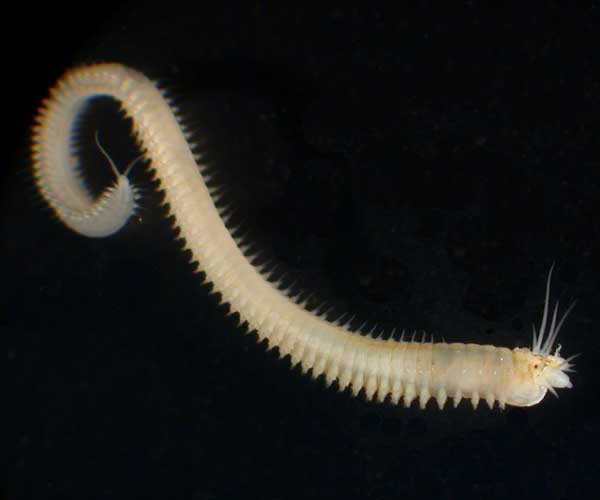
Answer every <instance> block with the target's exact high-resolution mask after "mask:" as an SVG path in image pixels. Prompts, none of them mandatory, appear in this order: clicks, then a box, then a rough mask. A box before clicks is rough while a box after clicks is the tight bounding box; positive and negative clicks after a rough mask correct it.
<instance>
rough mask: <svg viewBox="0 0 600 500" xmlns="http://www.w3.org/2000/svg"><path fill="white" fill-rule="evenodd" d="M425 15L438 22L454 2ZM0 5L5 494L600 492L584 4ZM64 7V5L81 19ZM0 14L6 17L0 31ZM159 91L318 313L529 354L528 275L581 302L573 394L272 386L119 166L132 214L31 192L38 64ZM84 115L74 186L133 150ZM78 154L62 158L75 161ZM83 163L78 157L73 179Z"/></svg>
mask: <svg viewBox="0 0 600 500" xmlns="http://www.w3.org/2000/svg"><path fill="white" fill-rule="evenodd" d="M449 4H450V3H449ZM451 4H452V7H451V8H450V7H448V8H440V7H436V6H434V5H433V3H431V4H430V3H429V2H422V3H421V5H420V6H419V7H418V8H412V7H411V8H407V7H402V6H401V4H400V3H398V2H393V3H391V2H390V4H389V6H385V7H381V6H380V5H379V4H378V5H371V6H369V7H363V8H350V7H343V8H339V7H332V6H330V5H328V4H326V3H321V4H320V5H319V6H318V7H315V8H313V7H310V6H307V5H306V4H298V5H297V6H274V5H275V4H273V5H270V4H265V3H262V2H257V3H252V4H244V5H238V4H234V3H225V4H223V5H213V4H212V3H204V2H197V3H194V4H187V3H185V4H184V3H181V4H180V3H178V2H169V3H167V4H165V3H162V4H160V5H157V6H152V5H149V4H147V3H146V4H138V5H136V4H133V5H127V6H125V7H116V6H113V5H111V4H110V3H103V5H102V7H101V8H100V7H99V6H95V7H93V8H92V7H91V6H90V5H86V6H81V7H79V8H78V9H79V10H73V8H72V7H67V6H66V5H65V6H62V5H61V4H60V3H53V5H52V6H46V7H44V8H43V9H45V10H37V9H33V8H31V10H29V7H28V6H23V7H21V8H20V10H17V11H16V12H15V13H14V15H13V17H12V18H11V19H13V21H12V24H13V28H15V29H16V30H17V31H18V33H19V36H14V35H13V36H7V35H8V34H9V32H8V31H5V32H4V36H7V38H6V39H5V40H3V42H4V44H3V45H4V46H5V47H6V49H7V50H6V58H5V61H4V66H3V78H2V80H3V84H2V85H3V87H4V92H3V96H4V101H5V103H3V118H4V124H5V126H7V125H8V131H7V132H6V133H5V134H4V137H5V138H6V139H7V146H8V147H7V148H3V150H4V151H7V152H8V162H7V161H6V159H7V157H6V156H5V161H4V162H3V173H2V186H1V187H0V190H1V191H0V196H1V198H0V209H1V212H0V214H1V216H0V251H1V257H2V260H1V262H2V269H3V271H2V287H0V294H1V296H0V329H1V331H2V334H1V336H0V338H1V339H2V350H1V351H0V353H1V355H2V359H3V361H2V362H1V364H2V365H3V366H5V367H6V369H5V370H3V373H5V376H3V377H2V378H3V379H4V380H5V385H4V384H3V385H4V387H5V388H4V390H3V394H4V396H5V397H4V401H3V404H2V410H1V412H0V413H1V414H2V416H3V418H2V420H3V422H4V423H3V424H2V425H1V426H0V428H1V429H2V434H1V438H2V441H1V443H0V445H1V446H0V449H1V450H2V454H1V457H2V477H1V480H2V488H3V490H2V494H3V495H4V497H6V498H32V499H33V498H36V499H37V498H198V499H225V498H240V497H244V498H265V499H288V498H334V497H343V498H348V499H350V498H373V499H379V498H414V497H421V498H469V497H474V498H507V496H513V497H524V496H527V497H528V498H532V497H533V498H538V497H539V498H545V499H550V498H567V497H571V496H573V495H577V496H578V497H579V498H583V497H592V496H595V495H594V493H596V492H597V477H598V474H599V473H600V466H599V465H598V460H597V453H596V450H597V449H598V448H597V444H598V439H597V436H598V420H597V419H598V404H597V397H598V382H597V380H598V377H597V374H596V368H595V362H596V360H597V358H598V356H599V355H600V353H599V352H598V346H599V345H600V344H599V342H598V340H597V335H598V332H597V331H596V328H597V327H596V326H595V325H598V324H599V323H600V317H599V316H600V315H599V313H598V310H599V307H600V293H599V291H598V272H599V271H600V259H599V258H598V251H599V243H600V240H599V236H600V224H599V223H598V214H599V210H598V200H599V199H600V175H599V174H598V166H599V164H600V146H599V145H598V139H597V137H598V134H599V133H600V72H599V70H598V67H599V66H598V65H599V64H600V63H599V62H598V53H600V35H599V34H598V28H597V27H598V24H599V21H600V7H599V6H598V5H590V6H588V7H585V8H583V7H582V8H581V9H575V8H573V9H566V8H559V7H556V6H554V5H553V4H552V3H544V4H542V5H541V6H540V5H536V6H534V5H533V4H528V5H529V6H528V7H520V8H518V9H505V10H500V9H499V10H491V9H489V8H480V7H476V6H474V5H473V4H474V3H472V2H466V3H457V2H452V3H451ZM76 9H77V8H76ZM4 21H5V24H7V25H8V24H11V21H9V20H8V19H5V20H4ZM100 61H117V62H123V63H126V64H129V65H131V66H133V67H135V68H137V69H139V70H141V71H144V72H146V73H148V74H149V75H150V76H152V77H153V78H158V79H161V81H163V82H164V83H165V84H166V85H167V86H168V87H169V88H171V89H173V92H174V95H175V97H176V98H177V99H178V102H179V105H180V108H181V110H182V113H183V115H184V116H185V118H186V123H188V124H189V126H190V128H191V130H192V131H193V132H194V134H195V137H196V139H197V140H198V141H199V142H200V144H201V146H202V148H203V149H204V151H205V159H206V161H207V162H209V163H210V164H211V165H212V168H213V170H214V171H215V172H217V182H218V183H222V184H223V185H225V186H227V187H228V188H229V195H228V199H229V200H230V203H231V204H232V206H234V207H236V208H237V209H238V211H237V215H236V216H235V217H234V221H233V222H234V223H238V224H241V225H243V227H247V228H248V230H249V235H250V238H252V240H253V241H255V242H256V244H257V246H258V248H260V249H262V250H263V251H264V252H265V255H266V256H268V257H269V258H271V259H273V260H274V261H275V262H278V263H280V264H281V266H282V269H285V270H287V271H289V273H290V276H292V278H294V277H296V278H297V279H298V280H299V286H301V287H303V288H304V289H307V290H312V291H315V292H316V297H315V298H314V299H313V301H312V302H311V304H310V305H311V307H312V306H314V305H315V304H317V303H321V301H324V300H327V301H329V302H330V303H333V304H334V305H335V307H336V308H337V309H339V310H340V311H342V310H349V311H351V312H355V313H356V314H357V318H358V319H357V322H358V321H359V320H363V319H364V320H367V321H369V324H368V328H369V327H370V326H371V325H373V324H375V323H376V324H377V325H379V328H385V329H388V330H389V328H391V327H393V326H398V327H400V328H406V329H407V330H410V331H412V330H414V329H418V330H423V329H424V330H426V331H427V332H429V333H433V334H434V335H435V337H436V338H437V339H441V338H442V337H443V338H445V339H446V340H447V341H464V342H468V341H474V342H478V343H492V344H495V345H505V346H508V347H511V348H512V347H514V346H523V345H528V343H529V342H530V331H531V323H532V322H538V321H539V318H540V312H541V307H542V303H543V287H544V283H545V278H546V274H547V271H548V269H549V267H550V266H551V264H552V263H553V262H556V265H557V268H556V274H555V280H554V286H553V295H554V297H555V298H560V300H561V304H563V307H566V305H567V304H568V303H569V302H570V301H571V300H572V299H574V298H577V299H578V304H577V306H576V308H575V310H574V311H573V313H572V316H571V317H570V318H569V320H568V321H567V323H566V326H565V328H564V331H563V333H562V334H561V336H560V339H559V340H560V342H561V343H562V344H563V346H564V347H563V353H564V354H572V353H576V352H581V353H583V355H582V357H581V358H580V359H578V361H577V365H578V372H577V373H576V374H574V375H573V377H572V379H573V382H574V385H575V387H574V389H572V390H570V391H568V390H562V391H561V393H560V399H555V398H554V397H552V396H548V397H546V399H545V400H544V401H543V402H542V403H540V404H539V405H538V406H536V407H533V408H530V409H514V408H511V409H508V410H507V411H504V412H501V411H499V410H497V409H495V410H494V411H489V410H488V409H487V407H484V405H483V404H482V405H481V406H480V408H479V409H478V410H477V411H473V410H472V408H471V407H470V405H469V404H468V402H463V404H461V406H460V407H459V408H458V409H456V410H454V409H452V408H451V407H450V405H448V406H449V407H448V408H446V409H445V410H444V411H439V410H437V409H436V408H435V406H434V405H433V404H430V405H429V406H428V408H427V409H426V410H425V411H421V410H418V409H416V408H410V409H408V410H407V409H404V408H402V407H395V406H393V405H390V404H387V403H386V404H383V405H381V404H375V403H370V402H365V401H364V397H362V396H361V397H360V398H357V399H355V398H352V397H351V396H350V395H349V394H348V393H347V392H346V393H338V392H337V391H336V389H335V388H326V387H325V386H324V383H323V382H322V380H318V381H316V382H315V381H313V380H311V379H310V378H309V377H307V376H303V375H302V374H301V373H300V371H299V369H298V368H295V369H293V370H290V363H289V360H288V359H285V360H283V361H281V360H278V357H277V354H276V352H273V351H271V352H266V349H265V346H264V345H259V344H257V343H256V341H255V335H254V334H253V333H251V334H250V335H244V334H243V333H242V332H244V331H245V330H244V329H242V328H239V327H237V326H236V320H235V316H234V317H225V314H224V313H225V312H226V309H224V308H223V307H219V306H217V298H216V297H215V296H212V295H209V292H210V288H209V287H208V288H207V287H202V286H200V278H199V277H198V276H197V275H194V274H192V272H191V270H192V269H193V267H192V266H191V265H190V264H189V263H188V256H187V255H186V254H185V253H183V252H181V251H180V246H181V243H178V242H177V241H176V239H175V237H176V233H175V232H174V230H173V229H172V228H171V222H172V221H171V222H170V221H169V220H167V219H166V218H165V217H164V214H165V209H164V208H160V207H159V204H160V195H159V194H157V193H156V192H155V191H153V189H152V183H151V181H150V178H149V176H148V174H147V173H146V172H145V170H144V169H143V168H140V167H136V168H135V169H134V172H133V174H132V178H133V180H134V182H135V183H136V184H138V185H139V186H140V187H141V188H142V189H143V191H144V199H143V201H142V211H141V212H140V216H139V217H138V218H136V219H135V220H133V221H132V222H131V223H130V224H128V226H127V227H126V228H125V229H124V230H123V231H121V232H120V233H119V234H117V235H115V236H113V237H111V238H108V239H103V240H91V239H86V238H83V237H80V236H78V235H76V234H74V233H72V232H70V231H69V230H68V229H66V228H64V227H63V226H62V225H61V224H60V223H58V222H57V221H56V220H54V219H53V217H52V214H51V213H50V211H49V210H48V209H47V208H45V207H44V204H43V203H42V202H41V200H40V198H39V196H38V195H37V194H36V192H35V190H34V189H33V184H32V181H31V176H30V166H29V164H28V159H27V138H28V134H29V132H28V130H29V126H30V123H31V122H32V116H33V114H34V112H35V108H36V106H37V105H38V103H39V101H40V100H41V98H42V97H43V96H44V95H45V94H46V92H47V89H48V87H49V86H50V85H51V84H52V82H53V81H55V80H56V78H58V76H59V75H60V74H61V72H62V71H63V70H64V69H65V68H67V67H69V66H71V65H73V64H79V63H86V62H88V63H89V62H100ZM115 109H116V107H115V105H114V104H112V103H111V102H107V101H100V102H99V103H97V104H96V105H94V106H93V107H92V108H90V110H89V112H88V113H87V114H86V120H85V123H84V124H83V126H82V130H81V138H82V152H81V154H82V158H83V160H84V163H85V164H86V169H85V172H86V175H89V179H90V183H91V185H92V187H93V188H94V189H100V188H101V187H102V186H106V185H107V183H108V182H110V171H109V170H108V167H107V165H106V164H105V163H104V161H103V160H102V158H101V157H100V155H99V154H98V151H97V149H96V148H95V147H94V146H93V142H92V139H91V138H92V134H93V131H94V130H98V131H99V132H100V135H101V137H102V142H103V144H104V146H105V147H106V148H107V149H108V150H109V151H110V152H111V154H113V156H114V158H115V161H116V162H117V163H118V164H119V165H125V164H126V163H127V162H129V161H130V160H131V159H132V158H133V157H135V155H136V154H137V153H136V150H135V147H134V145H133V143H132V141H131V139H130V138H128V135H127V130H128V126H127V123H124V122H121V121H119V118H118V117H117V115H116V113H115V112H114V110H115ZM86 141H87V142H86ZM88 164H89V167H87V165H88Z"/></svg>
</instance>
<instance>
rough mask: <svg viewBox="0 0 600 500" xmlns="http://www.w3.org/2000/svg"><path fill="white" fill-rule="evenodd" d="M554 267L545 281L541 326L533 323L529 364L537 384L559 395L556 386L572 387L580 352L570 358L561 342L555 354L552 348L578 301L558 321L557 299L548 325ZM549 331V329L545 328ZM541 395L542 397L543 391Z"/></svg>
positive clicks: (559, 387)
mask: <svg viewBox="0 0 600 500" xmlns="http://www.w3.org/2000/svg"><path fill="white" fill-rule="evenodd" d="M553 270H554V264H553V265H552V267H551V268H550V272H549V273H548V280H547V281H546V296H545V300H544V314H543V315H542V322H541V324H540V329H539V331H538V332H536V330H535V325H534V326H533V342H532V346H531V356H533V357H532V358H530V365H531V368H532V374H533V376H534V381H535V384H536V385H537V386H538V387H542V388H545V389H546V390H548V391H550V392H551V393H552V394H554V395H555V396H556V397H558V394H557V392H556V390H555V388H558V389H561V388H564V387H567V388H571V387H573V384H572V383H571V381H570V380H569V376H568V375H567V373H568V372H572V371H574V370H573V363H571V361H573V360H574V359H575V358H576V357H577V356H579V354H575V355H573V356H569V357H568V358H563V357H562V356H561V355H560V344H558V345H557V347H556V349H555V351H554V353H552V349H553V348H554V343H555V342H556V338H557V336H558V333H559V331H560V329H561V327H562V325H563V323H564V322H565V319H567V316H568V315H569V313H570V312H571V311H572V310H573V307H574V306H575V301H573V303H572V304H571V305H570V306H569V308H568V309H567V310H566V311H565V313H564V314H563V315H562V317H561V318H560V320H559V321H558V323H557V320H558V301H557V302H556V306H554V311H553V313H552V319H551V320H550V323H549V324H548V320H549V309H550V305H549V304H550V283H551V280H552V271H553ZM547 327H548V330H547V331H546V328H547ZM540 394H542V397H543V393H540Z"/></svg>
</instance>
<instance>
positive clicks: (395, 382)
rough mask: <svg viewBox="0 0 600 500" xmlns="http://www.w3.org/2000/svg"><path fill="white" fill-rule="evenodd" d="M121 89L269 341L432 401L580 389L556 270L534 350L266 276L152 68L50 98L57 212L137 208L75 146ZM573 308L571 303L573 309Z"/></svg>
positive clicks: (95, 78)
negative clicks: (301, 290) (375, 320)
mask: <svg viewBox="0 0 600 500" xmlns="http://www.w3.org/2000/svg"><path fill="white" fill-rule="evenodd" d="M97 96H110V97H112V98H114V99H116V100H117V101H119V102H120V103H121V106H122V108H123V110H124V112H125V114H126V115H127V116H129V117H131V119H132V123H133V128H134V133H135V134H136V138H137V140H138V141H139V143H140V146H141V147H142V149H143V150H144V151H145V155H146V158H147V159H148V160H150V161H151V164H152V168H154V169H155V172H156V176H157V177H158V179H159V180H160V184H161V189H164V191H165V202H166V203H168V204H169V207H170V210H171V214H172V215H174V216H175V222H176V224H177V226H178V227H179V228H180V231H181V233H180V234H181V236H182V237H183V238H185V241H186V247H187V248H189V249H190V250H191V252H192V255H193V260H194V261H197V262H198V264H199V266H200V269H201V270H202V271H204V272H205V273H206V276H207V279H208V280H209V281H211V282H212V283H213V286H214V290H215V291H218V292H219V293H220V294H221V296H222V298H223V301H226V302H228V303H229V304H230V306H231V309H232V311H237V312H238V313H239V315H240V319H241V321H247V322H248V325H249V327H250V328H251V329H255V330H256V332H257V333H258V336H259V338H260V339H263V338H265V339H267V341H268V344H269V347H271V348H272V347H275V346H277V347H278V348H279V351H280V354H281V356H285V355H287V354H289V355H290V356H291V359H292V362H293V363H294V364H296V363H300V364H301V366H302V368H303V370H304V371H308V370H310V369H312V375H313V376H315V377H316V376H318V375H321V374H324V376H325V379H326V381H327V382H328V383H333V382H334V381H336V380H337V382H338V384H339V387H340V389H344V388H346V387H347V386H351V388H352V392H353V393H354V394H358V393H359V392H360V391H361V390H362V389H364V391H365V394H366V396H367V398H369V399H371V398H376V399H378V400H384V399H385V398H386V397H388V396H389V397H390V399H391V401H393V402H395V403H396V402H398V401H399V400H400V399H402V400H403V402H404V404H405V405H406V406H408V405H410V404H411V403H412V401H413V400H415V399H418V400H419V404H420V406H421V407H422V408H424V407H425V405H426V404H427V401H428V400H429V399H431V398H434V399H435V400H436V401H437V403H438V405H439V406H440V407H443V406H444V404H445V402H446V400H447V399H448V398H452V399H453V401H454V404H455V405H457V404H458V403H459V402H460V401H461V399H462V398H469V399H471V401H472V403H473V406H474V407H476V406H477V404H478V402H479V400H480V399H485V400H486V401H487V403H488V404H489V405H490V407H492V406H493V405H494V402H495V401H498V403H499V406H500V407H504V406H505V405H506V404H508V405H516V406H531V405H533V404H536V403H538V402H539V401H540V400H541V399H542V398H543V397H544V396H545V394H546V392H547V390H553V387H558V388H560V387H570V386H571V383H570V381H569V378H568V376H567V375H566V373H565V372H567V371H569V369H570V367H571V364H570V363H569V361H570V358H569V359H564V358H562V357H560V356H559V353H558V352H555V354H554V355H552V354H550V351H551V349H552V346H553V344H554V341H555V339H556V334H557V333H558V331H559V330H560V327H561V325H562V322H563V321H564V319H565V317H566V314H568V311H567V313H566V314H564V315H563V318H562V319H561V321H560V322H558V324H557V311H556V309H555V310H554V314H553V317H552V320H551V321H552V322H551V324H549V322H548V320H549V314H548V307H549V306H548V304H549V288H550V275H549V276H548V282H547V287H546V301H545V309H544V316H543V320H542V325H541V327H540V331H539V334H538V335H537V336H536V335H535V334H534V344H533V345H532V348H531V349H527V348H520V349H519V348H516V349H512V350H511V349H508V348H505V347H494V346H491V345H477V344H459V343H452V344H447V343H432V342H405V341H394V340H382V339H378V338H372V337H370V336H368V335H360V334H359V333H356V332H351V331H349V330H348V329H347V327H346V326H347V325H338V324H333V323H330V322H328V321H326V320H325V319H324V318H322V317H318V316H315V315H313V314H311V313H310V312H308V311H306V310H305V309H304V308H303V307H302V306H301V305H299V304H297V303H296V302H294V300H292V299H291V298H289V297H288V296H286V295H285V294H284V293H282V292H281V291H280V290H278V288H277V287H276V286H275V285H274V284H272V283H270V282H269V281H268V280H266V279H265V278H264V277H263V276H262V275H261V273H260V272H259V271H258V270H257V269H256V268H255V267H253V266H252V265H251V264H250V263H249V262H248V260H247V259H246V257H245V256H244V255H243V253H242V252H241V250H240V248H239V246H238V244H237V242H236V241H235V240H234V238H233V237H232V235H231V234H230V233H229V231H228V230H227V228H226V226H225V224H224V223H223V220H222V217H221V215H220V213H219V211H218V209H217V208H216V207H215V203H214V200H213V199H212V198H211V195H210V191H209V189H208V188H207V186H206V184H205V181H204V179H203V178H202V175H201V173H200V172H199V167H198V165H197V164H196V161H195V159H194V155H193V153H192V150H191V148H190V145H189V144H188V141H187V139H186V136H185V134H184V133H183V132H182V127H181V125H180V123H179V120H178V119H177V117H176V114H175V112H174V110H173V109H172V108H171V106H170V105H169V103H168V101H167V100H166V99H165V98H164V96H163V94H162V93H161V91H160V90H159V89H158V88H157V86H156V85H155V84H154V83H153V82H152V81H150V80H149V79H147V78H146V77H145V76H144V75H142V74H141V73H139V72H138V71H135V70H133V69H130V68H127V67H125V66H122V65H119V64H97V65H92V66H87V67H80V68H76V69H73V70H70V71H68V72H67V73H65V75H64V76H63V77H62V78H61V79H60V80H59V82H58V83H57V84H56V86H55V87H54V88H53V89H52V91H51V95H50V97H49V98H48V99H46V100H45V101H44V103H43V105H42V106H41V108H40V111H39V115H38V117H37V120H36V125H35V127H34V134H33V141H32V157H33V163H34V172H35V176H36V179H37V183H38V186H39V189H40V192H41V193H42V195H43V196H44V197H45V198H46V200H47V201H48V203H49V204H50V205H51V207H52V208H53V209H54V211H55V212H56V214H57V215H58V217H59V218H60V219H61V220H62V221H63V222H64V223H65V224H67V225H68V226H69V227H70V228H72V229H73V230H75V231H77V232H79V233H81V234H84V235H86V236H106V235H108V234H111V233H113V232H115V231H117V230H118V229H120V228H121V227H122V226H123V225H124V224H125V222H126V221H127V219H128V218H129V217H130V216H131V215H132V213H133V211H134V209H135V190H134V189H133V188H132V186H131V185H130V184H129V182H128V180H127V178H126V176H125V175H121V176H119V177H118V179H117V182H116V186H115V187H114V188H113V189H112V190H111V191H109V192H107V193H105V194H103V195H102V196H101V197H100V198H99V199H98V200H97V201H94V200H93V199H92V197H91V196H90V195H89V194H88V193H87V191H86V190H85V187H84V186H83V184H82V180H81V178H80V176H79V172H78V166H77V158H76V157H75V156H74V154H73V152H72V151H71V149H70V147H69V137H70V134H71V133H72V128H73V123H74V120H75V118H76V116H77V115H78V113H79V112H80V111H81V109H82V107H83V106H84V105H85V104H86V102H87V101H88V100H89V99H91V98H94V97H97ZM569 310H570V309H569Z"/></svg>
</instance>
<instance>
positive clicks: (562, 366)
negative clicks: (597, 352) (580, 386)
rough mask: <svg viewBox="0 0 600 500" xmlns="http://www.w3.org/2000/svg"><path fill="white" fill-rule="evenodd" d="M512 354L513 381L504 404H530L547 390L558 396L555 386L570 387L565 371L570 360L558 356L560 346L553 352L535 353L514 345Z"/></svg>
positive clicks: (569, 366)
mask: <svg viewBox="0 0 600 500" xmlns="http://www.w3.org/2000/svg"><path fill="white" fill-rule="evenodd" d="M513 353H514V363H515V365H514V366H515V371H514V382H513V384H512V385H511V388H510V390H509V395H508V398H507V401H506V403H507V404H509V405H513V406H533V405H535V404H537V403H539V402H540V401H541V400H542V399H544V396H545V395H546V393H547V392H548V391H550V392H552V394H554V395H555V396H558V394H557V393H556V390H555V389H564V388H569V389H570V388H571V387H573V384H572V383H571V380H570V379H569V375H568V372H571V371H573V369H572V367H573V364H572V363H571V361H572V360H573V359H574V358H575V357H576V356H577V355H575V356H571V357H569V358H567V359H565V358H563V357H561V356H560V346H559V347H558V348H557V349H556V352H555V353H554V354H547V355H544V354H537V353H535V352H532V351H531V350H530V349H528V348H517V349H515V350H514V351H513Z"/></svg>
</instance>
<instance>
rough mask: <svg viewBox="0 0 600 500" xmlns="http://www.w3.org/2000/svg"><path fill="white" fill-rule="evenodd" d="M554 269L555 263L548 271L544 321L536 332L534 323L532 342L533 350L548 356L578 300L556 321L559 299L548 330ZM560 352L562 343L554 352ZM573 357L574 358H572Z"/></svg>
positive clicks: (555, 353) (535, 352)
mask: <svg viewBox="0 0 600 500" xmlns="http://www.w3.org/2000/svg"><path fill="white" fill-rule="evenodd" d="M553 270H554V264H552V267H551V268H550V272H549V273H548V279H547V281H546V296H545V299H544V314H543V315H542V323H541V324H540V329H539V331H537V332H536V330H535V325H533V340H532V344H531V352H533V353H534V354H541V355H542V356H548V355H550V354H551V352H552V348H553V347H554V343H555V342H556V338H557V337H558V333H559V332H560V329H561V327H562V325H563V323H564V322H565V320H566V319H567V316H568V315H569V313H570V312H571V311H572V310H573V307H575V303H576V301H573V303H572V304H571V305H570V306H569V308H568V309H567V310H566V311H565V313H564V314H563V315H562V318H561V319H560V321H559V322H558V324H557V323H556V321H557V318H558V301H557V302H556V305H555V306H554V312H553V313H552V321H551V323H550V328H549V329H548V331H547V332H546V327H547V326H548V311H549V308H550V284H551V281H552V271H553ZM559 354H560V344H559V345H558V346H557V348H556V351H555V352H554V355H555V356H558V355H559ZM570 359H573V358H570Z"/></svg>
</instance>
